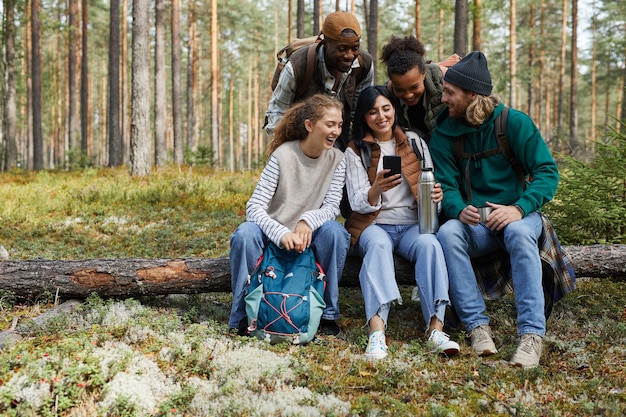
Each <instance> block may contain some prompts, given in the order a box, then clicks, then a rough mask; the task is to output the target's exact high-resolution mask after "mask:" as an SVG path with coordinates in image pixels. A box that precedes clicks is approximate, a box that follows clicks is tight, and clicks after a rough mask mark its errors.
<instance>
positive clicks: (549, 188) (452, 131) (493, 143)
mask: <svg viewBox="0 0 626 417" xmlns="http://www.w3.org/2000/svg"><path fill="white" fill-rule="evenodd" d="M503 107H504V105H503V104H499V105H498V106H497V107H496V108H495V110H494V112H493V114H492V115H491V117H490V118H489V119H488V120H487V121H486V122H485V123H483V124H482V125H481V126H479V127H478V128H475V127H472V126H470V125H468V124H467V122H466V121H465V119H464V118H457V119H453V118H450V117H449V115H448V109H447V108H446V109H445V110H444V111H443V112H442V113H441V114H440V116H439V117H438V119H437V127H436V128H435V130H434V131H433V134H432V137H431V140H430V145H429V147H430V153H431V155H432V157H433V162H434V164H435V168H436V170H435V173H436V176H437V181H439V182H440V183H441V187H442V189H443V202H442V205H443V209H444V212H445V214H446V216H448V217H450V218H454V219H456V218H458V217H459V214H460V212H461V210H463V209H464V208H465V206H467V205H468V204H471V205H473V206H475V207H479V206H484V205H485V202H486V201H489V202H491V203H497V204H505V205H518V206H520V208H521V209H522V210H523V211H524V213H525V214H528V213H531V212H533V211H536V210H539V209H541V207H542V206H543V205H544V204H546V203H547V202H549V201H550V200H551V199H552V198H553V197H554V193H555V192H556V188H557V186H558V183H559V172H558V168H557V165H556V163H555V162H554V159H553V158H552V155H551V154H550V150H549V149H548V146H547V145H546V143H545V142H544V140H543V137H542V136H541V133H540V132H539V130H538V129H537V127H536V126H535V124H534V123H533V121H532V120H531V119H530V117H528V116H527V115H526V114H524V113H522V112H520V111H517V110H514V109H511V110H510V112H509V117H508V123H507V128H506V135H507V138H508V141H509V144H510V145H511V149H512V151H513V153H514V154H515V156H516V158H517V159H518V161H519V162H520V165H521V166H522V168H523V170H524V173H525V174H527V175H529V176H530V178H531V181H530V182H528V183H527V184H526V188H525V189H524V187H523V184H521V183H520V181H519V180H518V179H517V177H516V174H515V171H514V170H513V168H512V167H511V164H510V163H509V162H508V161H507V160H506V158H505V157H504V156H503V155H502V154H501V153H499V154H495V155H492V156H488V157H485V158H482V159H477V160H472V161H470V160H468V159H465V160H463V162H462V166H460V167H459V166H458V165H457V161H456V158H455V156H454V138H455V137H463V138H464V151H465V152H468V153H472V154H474V153H479V152H484V151H487V150H489V149H493V148H498V143H497V140H496V136H495V131H494V130H495V129H494V119H495V118H496V116H497V115H498V114H500V112H501V111H502V108H503ZM467 164H469V167H468V169H469V171H468V172H469V178H470V183H471V196H472V199H471V200H469V198H468V196H469V193H468V192H467V190H468V188H467V187H468V184H467V183H466V179H465V169H466V166H467Z"/></svg>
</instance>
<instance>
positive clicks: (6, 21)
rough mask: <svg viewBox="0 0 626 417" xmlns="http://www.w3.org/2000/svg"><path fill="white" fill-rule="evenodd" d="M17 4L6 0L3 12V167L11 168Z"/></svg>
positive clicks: (14, 137)
mask: <svg viewBox="0 0 626 417" xmlns="http://www.w3.org/2000/svg"><path fill="white" fill-rule="evenodd" d="M15 4H16V0H4V1H3V10H4V13H3V14H2V18H3V25H2V32H3V34H4V36H3V40H4V73H5V77H4V89H3V93H4V102H3V115H2V139H3V141H4V161H3V166H2V168H3V169H4V170H10V169H13V168H15V167H16V166H17V102H16V84H15V21H14V19H15Z"/></svg>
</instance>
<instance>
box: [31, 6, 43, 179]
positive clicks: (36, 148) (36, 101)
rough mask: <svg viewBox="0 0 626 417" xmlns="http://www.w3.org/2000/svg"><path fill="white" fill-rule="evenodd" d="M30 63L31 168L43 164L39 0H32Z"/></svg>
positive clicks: (39, 166)
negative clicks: (31, 110) (31, 114)
mask: <svg viewBox="0 0 626 417" xmlns="http://www.w3.org/2000/svg"><path fill="white" fill-rule="evenodd" d="M31 13H32V14H31V21H32V23H31V31H32V34H31V43H32V46H31V54H32V57H31V65H32V69H31V72H32V81H31V82H32V90H31V94H32V97H31V99H32V109H33V169H34V170H35V171H39V170H42V169H43V168H44V166H43V126H42V114H41V111H42V98H41V95H42V91H41V0H32V10H31Z"/></svg>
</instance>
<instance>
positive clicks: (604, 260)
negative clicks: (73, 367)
mask: <svg viewBox="0 0 626 417" xmlns="http://www.w3.org/2000/svg"><path fill="white" fill-rule="evenodd" d="M564 249H565V250H566V251H567V253H568V254H569V256H570V259H571V261H572V265H573V267H574V270H575V272H576V276H577V277H578V278H581V277H594V278H607V277H612V278H617V279H626V256H625V255H626V245H590V246H565V247H564ZM360 267H361V260H360V258H359V257H358V256H356V255H354V254H350V255H348V259H347V260H346V265H345V268H344V272H343V277H342V280H341V286H344V287H356V286H358V285H359V279H358V271H359V269H360ZM230 279H231V278H230V264H229V259H228V258H226V257H222V258H215V259H206V258H188V259H87V260H70V261H66V260H40V259H37V260H29V261H5V262H0V290H4V291H10V292H12V293H14V294H15V296H16V298H19V299H36V298H37V297H38V296H40V295H41V294H43V293H45V292H49V293H52V294H56V292H57V291H58V292H59V296H60V297H61V298H64V299H68V298H76V297H77V298H84V297H86V296H87V295H89V294H90V293H93V292H95V293H98V294H99V295H101V296H104V297H134V296H141V295H163V294H195V293H203V292H229V291H230ZM396 279H397V281H398V283H399V284H401V285H414V284H415V278H414V275H413V267H412V266H411V265H410V263H409V262H407V261H405V260H402V259H399V258H396Z"/></svg>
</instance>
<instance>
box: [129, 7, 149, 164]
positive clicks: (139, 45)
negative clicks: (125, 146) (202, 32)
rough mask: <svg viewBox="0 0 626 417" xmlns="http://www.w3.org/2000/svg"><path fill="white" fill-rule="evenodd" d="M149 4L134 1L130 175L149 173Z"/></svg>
mask: <svg viewBox="0 0 626 417" xmlns="http://www.w3.org/2000/svg"><path fill="white" fill-rule="evenodd" d="M148 8H149V3H148V0H135V1H133V30H132V32H133V44H132V45H133V46H132V54H133V66H132V78H133V81H132V92H131V103H132V108H131V135H130V165H131V166H130V173H131V174H132V175H137V176H144V175H148V174H149V173H150V168H151V167H152V163H151V161H152V158H151V155H152V154H151V152H150V138H151V136H150V77H149V72H150V36H149V32H150V18H149V13H148Z"/></svg>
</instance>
